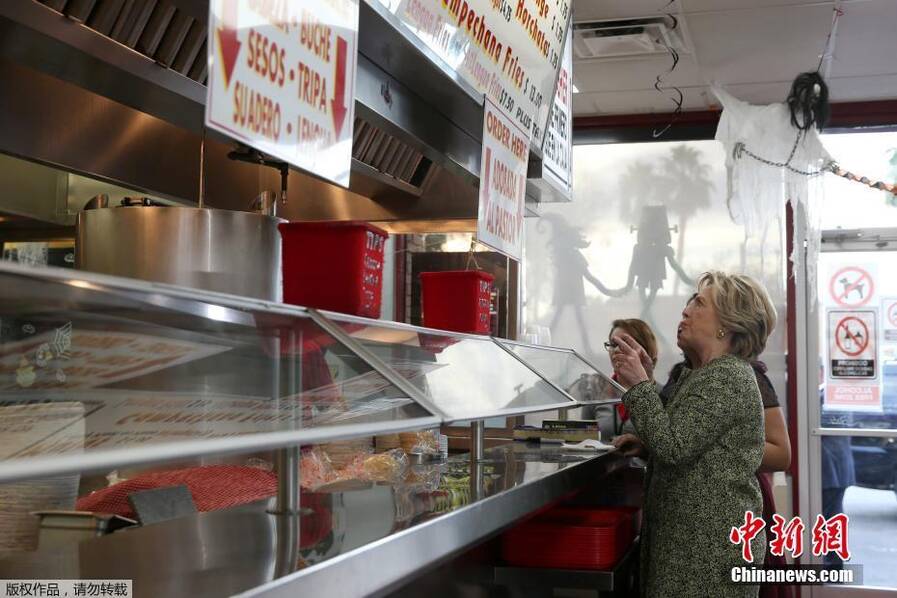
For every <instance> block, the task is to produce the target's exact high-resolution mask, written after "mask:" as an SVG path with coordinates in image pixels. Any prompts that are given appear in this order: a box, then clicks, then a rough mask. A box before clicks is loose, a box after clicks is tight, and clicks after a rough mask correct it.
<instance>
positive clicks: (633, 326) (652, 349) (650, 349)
mask: <svg viewBox="0 0 897 598" xmlns="http://www.w3.org/2000/svg"><path fill="white" fill-rule="evenodd" d="M614 328H621V329H623V331H625V332H626V334H628V335H629V336H631V337H632V338H633V339H635V342H637V343H638V344H640V345H641V346H642V348H643V349H644V350H645V353H647V354H648V357H650V358H651V361H652V362H653V363H654V365H657V338H656V337H655V336H654V332H653V331H652V330H651V327H650V326H648V324H646V323H645V322H644V321H642V320H639V319H638V318H629V319H626V320H614V321H613V322H611V325H610V329H611V332H613V329H614Z"/></svg>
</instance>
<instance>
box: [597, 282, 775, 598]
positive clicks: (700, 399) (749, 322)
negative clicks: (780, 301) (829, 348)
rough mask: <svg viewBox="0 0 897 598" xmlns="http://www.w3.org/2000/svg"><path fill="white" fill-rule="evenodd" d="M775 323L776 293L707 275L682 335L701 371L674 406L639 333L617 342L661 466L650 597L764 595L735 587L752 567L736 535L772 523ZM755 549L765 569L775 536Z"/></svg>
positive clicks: (645, 582) (642, 433)
mask: <svg viewBox="0 0 897 598" xmlns="http://www.w3.org/2000/svg"><path fill="white" fill-rule="evenodd" d="M775 321H776V312H775V308H774V307H773V305H772V302H771V301H770V299H769V296H768V294H767V293H766V290H765V289H764V288H763V287H762V286H760V285H759V284H758V283H757V282H755V281H754V280H753V279H751V278H749V277H747V276H741V275H727V274H723V273H721V272H708V273H706V274H704V275H703V276H702V277H701V279H700V281H699V282H698V293H697V296H696V297H695V298H694V300H692V301H691V302H690V303H689V304H688V305H687V306H686V307H685V309H684V310H683V312H682V321H681V322H680V324H679V328H678V334H677V344H678V345H679V347H680V348H681V349H682V351H683V353H685V356H686V359H687V360H688V363H689V366H688V367H684V368H683V369H682V371H681V373H680V374H679V376H678V378H677V379H676V380H675V382H674V383H673V386H672V387H671V389H670V397H669V399H668V400H667V401H666V403H664V401H663V400H662V398H661V395H660V392H659V391H658V390H657V387H656V385H655V384H654V383H653V381H652V380H651V376H650V375H649V373H648V368H647V367H646V365H647V364H649V363H650V356H649V355H648V353H647V352H646V351H645V349H644V348H643V347H641V346H640V345H639V344H638V343H637V342H636V341H635V340H634V339H633V338H632V336H630V335H628V334H625V333H622V334H619V335H617V336H615V337H614V338H613V341H614V342H616V343H617V345H618V349H619V350H617V351H615V352H614V354H613V356H612V361H613V362H614V371H615V372H616V373H617V375H618V376H619V378H620V383H621V384H622V385H623V386H626V387H628V388H629V390H628V391H627V393H626V394H625V395H624V397H623V402H624V404H625V405H626V408H627V409H628V410H629V412H630V414H631V419H632V422H633V424H634V426H635V429H636V431H637V433H638V439H640V442H641V444H642V445H643V446H644V448H645V451H646V453H647V456H648V459H649V468H648V472H647V476H646V486H645V488H646V492H645V505H644V527H643V535H642V538H643V542H642V548H641V575H640V578H641V582H642V587H641V592H642V595H643V596H720V597H728V596H732V597H735V596H738V597H741V596H757V592H758V587H757V586H748V585H735V584H733V583H732V582H731V581H730V579H731V577H730V575H731V570H732V568H733V567H736V566H750V563H746V562H745V561H744V560H743V559H742V550H741V545H739V544H735V543H732V542H731V541H730V533H731V530H732V529H733V528H737V527H738V526H741V525H742V524H743V523H744V521H745V516H746V515H745V514H746V512H751V513H752V514H753V516H754V517H756V518H758V519H759V518H761V517H762V498H761V493H760V487H759V484H758V481H757V478H756V476H755V474H756V471H757V469H758V468H759V467H760V464H761V461H762V459H763V449H764V424H763V405H762V401H761V396H760V390H759V388H758V386H757V382H756V376H755V373H754V370H753V368H752V367H751V365H750V362H751V361H753V360H756V358H757V356H759V355H760V353H762V352H763V349H764V348H765V346H766V341H767V338H768V337H769V334H770V333H771V332H772V329H773V327H774V326H775ZM615 444H617V443H615ZM619 446H621V448H624V449H625V448H626V447H625V445H623V444H622V443H620V444H619ZM750 544H751V551H752V557H753V560H752V562H753V563H755V564H757V565H759V564H760V563H762V562H763V558H764V555H765V552H766V550H765V549H766V545H765V538H764V537H763V534H758V535H757V536H755V537H754V538H753V540H752V541H751V543H750Z"/></svg>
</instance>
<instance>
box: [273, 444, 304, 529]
mask: <svg viewBox="0 0 897 598" xmlns="http://www.w3.org/2000/svg"><path fill="white" fill-rule="evenodd" d="M275 471H276V472H277V502H276V504H275V507H274V511H273V512H274V513H276V514H278V515H294V514H296V513H298V512H299V447H298V446H290V447H287V448H283V449H280V450H278V451H277V465H276V467H275Z"/></svg>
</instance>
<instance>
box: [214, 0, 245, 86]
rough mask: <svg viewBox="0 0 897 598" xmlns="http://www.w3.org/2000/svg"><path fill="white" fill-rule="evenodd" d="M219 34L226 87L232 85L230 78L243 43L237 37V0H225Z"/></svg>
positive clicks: (218, 29) (217, 30)
mask: <svg viewBox="0 0 897 598" xmlns="http://www.w3.org/2000/svg"><path fill="white" fill-rule="evenodd" d="M215 33H216V34H217V35H218V47H219V48H221V65H222V66H223V67H224V87H225V88H228V87H230V79H231V76H232V75H233V74H234V67H235V66H237V56H239V54H240V46H241V45H242V43H241V42H240V40H239V39H237V3H236V1H235V0H224V9H223V12H222V15H221V26H220V27H218V28H216V29H215Z"/></svg>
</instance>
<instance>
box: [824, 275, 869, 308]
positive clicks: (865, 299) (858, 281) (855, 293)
mask: <svg viewBox="0 0 897 598" xmlns="http://www.w3.org/2000/svg"><path fill="white" fill-rule="evenodd" d="M829 292H830V293H831V294H832V299H834V300H835V303H837V304H838V305H841V306H843V307H862V306H864V305H866V304H867V303H869V300H870V299H872V295H874V294H875V281H873V280H872V277H871V276H869V273H868V272H866V271H865V270H863V269H862V268H858V267H856V266H847V267H846V268H841V269H840V270H838V271H837V272H835V275H834V276H832V280H831V281H830V282H829ZM851 297H853V298H855V299H856V301H852V300H851V299H850V298H851Z"/></svg>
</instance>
